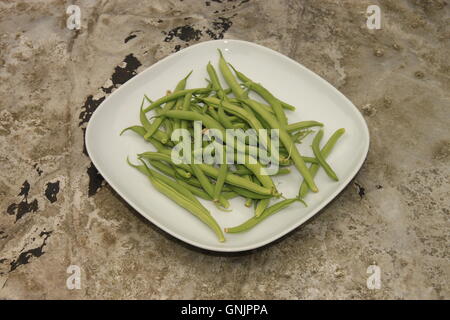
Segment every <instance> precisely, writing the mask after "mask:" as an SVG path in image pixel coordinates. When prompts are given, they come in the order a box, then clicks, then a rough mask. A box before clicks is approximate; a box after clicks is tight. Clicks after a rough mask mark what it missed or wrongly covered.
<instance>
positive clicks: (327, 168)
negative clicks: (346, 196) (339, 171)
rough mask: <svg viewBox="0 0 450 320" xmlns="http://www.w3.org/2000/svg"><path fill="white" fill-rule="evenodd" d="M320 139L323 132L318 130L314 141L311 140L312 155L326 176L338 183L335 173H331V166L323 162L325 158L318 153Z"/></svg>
mask: <svg viewBox="0 0 450 320" xmlns="http://www.w3.org/2000/svg"><path fill="white" fill-rule="evenodd" d="M322 137H323V130H320V131H319V132H318V133H317V134H316V136H315V137H314V140H313V143H312V149H313V152H314V155H315V156H316V159H317V160H318V161H319V163H320V165H321V166H322V168H323V169H324V170H325V172H326V173H327V175H328V176H329V177H330V178H331V179H333V180H335V181H339V178H338V177H337V175H336V173H335V172H334V171H333V169H332V168H331V166H330V165H329V164H328V162H327V161H326V160H325V157H324V156H323V155H322V153H321V152H320V146H319V145H320V141H321V140H322Z"/></svg>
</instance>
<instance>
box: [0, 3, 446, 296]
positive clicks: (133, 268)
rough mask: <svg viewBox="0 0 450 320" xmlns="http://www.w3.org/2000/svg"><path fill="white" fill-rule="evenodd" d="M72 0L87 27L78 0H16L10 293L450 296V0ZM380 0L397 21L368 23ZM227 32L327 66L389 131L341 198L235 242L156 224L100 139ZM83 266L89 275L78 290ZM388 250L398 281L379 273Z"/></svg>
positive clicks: (6, 236) (4, 142)
mask: <svg viewBox="0 0 450 320" xmlns="http://www.w3.org/2000/svg"><path fill="white" fill-rule="evenodd" d="M69 2H71V1H69ZM72 2H73V3H74V4H77V5H79V7H80V8H81V22H82V25H81V29H80V30H79V31H74V30H69V29H68V28H67V27H66V20H67V17H68V15H67V14H66V7H67V6H68V5H69V4H70V3H67V1H57V0H54V1H51V0H48V1H36V2H34V1H33V2H31V1H5V0H3V1H0V160H1V161H0V298H5V299H16V298H27V299H34V298H38V299H41V298H48V299H51V298H56V299H71V298H74V299H87V298H100V299H102V298H107V299H109V298H155V299H158V298H163V299H165V298H219V299H222V298H244V299H245V298H262V299H266V298H267V299H271V298H279V299H297V298H306V299H314V298H325V299H332V298H338V299H346V298H350V299H358V298H362V299H373V298H376V299H378V298H383V299H385V298H400V299H402V298H437V299H443V298H447V299H449V298H450V285H449V283H450V252H449V241H450V233H449V230H450V219H449V218H450V201H449V199H450V130H449V127H450V64H449V61H450V60H449V54H450V23H449V18H450V4H449V2H448V1H447V0H420V1H419V0H370V1H369V0H343V1H336V0H315V1H313V0H296V1H295V0H276V1H264V0H236V1H232V0H227V1H225V0H222V1H221V0H205V1H187V0H184V1H181V0H170V1H166V0H153V1H124V0H123V1H118V0H117V1H92V0H84V1H82V0H78V1H72ZM371 4H376V5H379V6H380V8H381V14H382V29H381V30H369V29H368V28H367V26H366V9H367V7H368V6H369V5H371ZM221 38H233V39H243V40H248V41H253V42H256V43H258V44H261V45H264V46H267V47H270V48H272V49H274V50H277V51H279V52H281V53H283V54H285V55H287V56H289V57H291V58H293V59H295V60H296V61H299V62H300V63H302V64H303V65H305V66H306V67H308V68H310V69H311V70H313V71H314V72H316V73H318V74H319V75H320V76H322V77H324V78H325V79H326V80H328V81H329V82H330V83H331V84H332V85H334V86H335V87H336V88H338V89H339V90H340V91H341V92H342V93H343V94H345V95H346V96H347V97H348V98H349V99H350V100H351V101H353V103H354V104H355V105H356V106H357V107H358V108H359V109H360V111H361V112H362V113H363V115H364V117H365V119H366V121H367V123H368V125H369V129H370V134H371V147H370V151H369V155H368V158H367V160H366V162H365V163H364V165H363V167H362V169H361V171H360V172H359V173H358V174H357V176H356V177H355V179H354V180H353V181H352V182H351V183H350V184H349V185H348V186H347V187H346V188H345V189H344V191H343V192H342V193H341V194H340V195H339V196H338V197H337V198H336V199H335V200H334V201H333V202H332V203H330V204H329V205H328V206H327V207H326V208H325V209H324V210H322V211H321V212H320V213H319V214H317V215H316V216H315V217H314V218H313V219H311V220H310V221H309V222H308V223H306V224H305V225H303V226H302V227H300V228H298V229H297V230H295V231H294V232H291V233H290V234H289V235H288V236H286V237H284V238H283V239H281V240H279V241H277V242H276V243H273V244H271V245H269V246H266V247H264V248H261V249H257V250H254V251H251V252H246V253H242V254H234V255H221V254H214V253H210V252H204V251H201V250H198V249H195V248H193V247H190V246H187V245H185V244H183V243H181V242H180V241H178V240H176V239H174V238H172V237H171V236H169V235H167V234H165V233H164V232H162V231H160V230H159V229H157V228H156V227H155V226H153V225H152V224H151V223H149V222H147V221H146V220H145V219H144V218H142V217H141V216H140V215H139V214H138V213H137V212H135V211H134V210H133V209H131V208H130V207H129V206H128V205H127V204H126V203H125V202H124V201H123V200H122V199H121V198H120V197H119V196H118V195H117V194H116V193H115V192H114V191H113V190H112V189H111V188H110V187H109V186H108V185H107V184H106V183H105V182H104V181H103V178H102V177H101V176H100V175H99V174H98V172H97V171H96V169H95V167H93V166H92V164H91V162H90V159H89V157H88V156H87V155H86V152H85V150H84V140H83V137H84V131H85V128H86V124H87V122H88V121H89V118H90V116H91V114H92V112H93V111H94V110H95V108H96V107H97V106H98V105H99V104H100V103H101V102H102V101H103V100H104V99H105V97H107V96H108V95H109V94H110V93H111V92H112V91H113V90H115V89H116V88H117V87H118V86H120V85H121V84H122V83H124V82H125V81H127V80H128V79H130V78H131V77H133V76H134V75H135V74H137V73H139V72H141V71H142V70H144V69H145V68H147V67H148V66H150V65H152V64H153V63H155V62H156V61H158V60H160V59H162V58H164V57H166V56H167V55H169V54H171V53H172V52H175V51H178V50H180V49H182V48H185V47H187V46H189V45H192V44H195V43H198V42H201V41H205V40H210V39H221ZM70 265H76V266H79V267H80V271H81V288H80V289H74V290H69V289H68V288H67V287H66V280H67V278H68V276H70V274H68V273H67V268H68V267H69V266H70ZM371 265H375V266H377V267H379V270H380V275H381V288H380V289H369V288H368V286H367V284H366V283H367V279H368V277H369V276H370V274H369V273H367V272H368V267H369V266H371ZM372 270H373V269H372ZM369 271H370V270H369Z"/></svg>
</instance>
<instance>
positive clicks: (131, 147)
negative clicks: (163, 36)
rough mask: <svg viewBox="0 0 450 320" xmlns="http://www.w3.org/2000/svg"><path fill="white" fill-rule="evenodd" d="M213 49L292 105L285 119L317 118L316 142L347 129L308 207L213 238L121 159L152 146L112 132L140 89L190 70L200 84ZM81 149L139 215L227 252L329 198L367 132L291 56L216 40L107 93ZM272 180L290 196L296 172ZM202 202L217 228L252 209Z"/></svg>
mask: <svg viewBox="0 0 450 320" xmlns="http://www.w3.org/2000/svg"><path fill="white" fill-rule="evenodd" d="M218 48H220V49H221V50H222V51H223V53H224V55H225V58H226V59H227V60H228V61H229V62H230V63H232V64H233V65H234V66H235V67H236V68H237V69H238V70H240V71H242V72H243V73H244V74H246V75H247V76H249V77H250V78H251V79H253V80H254V81H257V82H261V83H262V84H263V85H264V86H265V87H266V88H267V89H269V90H270V91H271V92H272V93H273V94H274V95H275V96H277V97H278V98H280V99H282V100H284V101H286V102H288V103H290V104H292V105H295V106H296V107H297V110H296V111H295V112H287V114H288V118H289V122H290V123H292V122H296V121H302V120H317V121H320V122H322V123H324V124H325V127H324V133H325V135H324V139H323V142H324V141H326V140H327V139H328V138H329V137H330V135H331V134H332V133H333V132H334V131H335V130H337V129H339V128H345V129H346V133H345V135H344V136H343V137H342V138H341V139H340V140H339V142H338V143H337V144H336V146H335V148H334V149H333V151H332V152H331V154H330V156H329V157H328V162H329V163H330V165H331V166H332V167H333V168H334V170H335V171H336V173H337V175H338V176H339V178H340V180H339V182H334V181H332V180H331V179H329V178H328V177H327V176H326V174H325V173H324V171H323V170H322V169H321V170H319V173H318V174H317V176H316V178H315V181H316V183H317V185H318V187H319V189H320V192H319V193H316V194H312V193H309V194H308V196H307V197H306V199H305V200H306V201H307V203H308V207H307V208H305V207H303V205H302V204H301V203H295V204H293V205H292V206H291V207H289V208H287V209H285V210H283V211H281V212H279V213H277V214H275V215H273V216H271V217H269V218H268V219H267V220H265V221H263V222H262V223H261V224H259V225H257V226H256V227H255V228H253V229H252V230H250V231H248V232H245V233H241V234H225V236H226V242H224V243H219V242H218V241H217V238H216V236H215V234H214V233H213V232H212V231H211V230H210V229H209V228H208V227H206V226H205V225H204V224H203V223H202V222H201V221H199V220H197V218H195V217H194V216H192V215H191V214H190V213H189V212H187V211H185V210H184V209H183V208H181V207H179V206H178V205H177V204H175V203H174V202H172V201H171V200H170V199H168V198H166V197H165V196H164V195H162V194H160V193H159V192H157V191H156V190H155V189H154V188H153V186H152V185H151V184H150V182H149V181H148V180H147V178H146V177H145V176H144V175H142V174H141V173H139V172H138V171H137V170H135V169H134V168H131V167H129V166H128V165H127V164H126V162H125V159H126V157H127V156H130V158H131V159H132V160H133V161H134V162H136V161H135V160H136V154H137V153H141V152H144V151H149V150H152V147H151V146H150V145H149V144H148V143H146V142H145V141H143V139H142V138H141V137H139V136H137V135H136V134H134V133H133V132H127V133H125V134H124V135H123V136H119V132H120V131H121V130H122V129H123V128H125V127H128V126H131V125H139V124H140V123H139V106H140V102H141V100H142V97H143V95H144V93H145V94H147V95H148V96H149V97H150V98H152V99H157V98H159V97H161V96H163V95H165V94H166V91H167V90H168V89H170V90H173V88H174V86H175V85H176V83H177V82H178V81H179V80H180V79H181V78H183V77H184V76H185V75H186V74H187V73H188V72H189V71H190V70H194V72H193V74H192V75H191V77H190V78H189V81H188V84H187V88H194V87H204V86H205V80H204V79H205V78H206V77H207V73H206V64H207V63H208V61H211V62H212V63H213V65H214V66H215V67H216V68H217V70H218V67H217V62H218V53H217V49H218ZM221 80H222V82H223V83H224V81H223V79H222V78H221ZM311 141H312V136H309V137H308V138H307V139H306V140H305V141H304V142H303V143H302V145H300V148H299V149H300V152H301V153H302V154H303V155H305V156H311V155H312V151H311V148H310V143H311ZM86 147H87V150H88V153H89V156H90V157H91V159H92V162H93V163H94V165H95V166H96V168H97V169H98V171H99V172H100V173H101V174H102V176H103V177H104V178H105V179H106V181H107V182H108V183H109V184H110V185H111V186H112V187H113V188H114V189H115V190H116V191H117V193H118V194H120V195H121V196H122V197H123V198H124V199H125V200H126V201H127V202H128V203H129V204H130V205H131V206H132V207H133V208H135V209H136V210H137V211H138V212H139V213H140V214H142V215H143V216H144V217H145V218H147V219H148V220H150V221H151V222H152V223H154V224H155V225H157V226H158V227H159V228H161V229H163V230H164V231H166V232H168V233H169V234H171V235H173V236H175V237H177V238H178V239H181V240H183V241H185V242H187V243H189V244H191V245H194V246H197V247H200V248H204V249H209V250H214V251H228V252H232V251H243V250H249V249H254V248H258V247H260V246H263V245H265V244H268V243H270V242H272V241H274V240H276V239H278V238H280V237H281V236H283V235H285V234H286V233H288V232H289V231H291V230H293V229H294V228H296V227H298V226H300V225H301V224H302V223H304V222H305V221H307V220H308V219H309V218H311V217H312V216H314V215H315V214H316V213H317V212H318V211H319V210H320V209H322V208H323V207H324V206H325V205H326V204H328V203H329V202H330V201H331V200H332V199H333V198H334V197H336V196H337V195H338V194H339V192H340V191H342V189H343V188H344V187H345V186H346V185H347V184H348V183H349V182H350V180H351V179H352V178H353V177H354V176H355V174H356V173H357V172H358V170H359V169H360V167H361V165H362V164H363V162H364V159H365V158H366V155H367V151H368V148H369V131H368V128H367V125H366V122H365V121H364V119H363V117H362V116H361V114H360V112H359V111H358V110H357V109H356V107H355V106H354V105H353V104H352V103H351V102H350V101H349V100H348V99H347V98H346V97H345V96H344V95H342V94H341V93H340V92H339V91H338V90H336V89H335V88H334V87H333V86H331V85H330V84H329V83H328V82H326V81H325V80H323V79H322V78H320V77H319V76H318V75H317V74H315V73H313V72H312V71H310V70H308V69H307V68H305V67H304V66H302V65H301V64H299V63H297V62H296V61H293V60H291V59H290V58H288V57H286V56H284V55H282V54H280V53H278V52H275V51H273V50H271V49H268V48H265V47H262V46H259V45H257V44H254V43H250V42H245V41H238V40H217V41H208V42H203V43H200V44H197V45H194V46H191V47H188V48H186V49H184V50H182V51H179V52H177V53H175V54H172V55H170V56H169V57H167V58H165V59H163V60H161V61H159V62H158V63H156V64H154V65H152V66H151V67H149V68H148V69H146V70H145V71H143V72H141V73H139V74H138V75H137V76H135V77H134V78H133V79H131V80H130V81H128V82H127V83H125V84H124V85H122V86H121V87H120V88H119V89H117V90H116V91H115V92H113V93H112V94H111V95H110V96H109V97H108V98H107V99H106V100H105V101H104V102H103V103H102V104H101V105H100V106H99V107H98V108H97V110H96V111H95V112H94V114H93V115H92V118H91V119H90V121H89V124H88V127H87V131H86ZM274 180H275V183H276V184H277V185H278V190H279V191H281V192H282V193H283V195H284V196H286V197H293V196H295V195H296V194H297V192H298V188H299V185H300V182H301V177H300V175H299V174H298V173H297V172H296V170H295V169H294V167H293V173H291V174H290V175H287V176H281V177H279V178H275V179H274ZM204 203H205V205H206V206H207V207H208V208H209V209H210V210H211V213H212V215H213V216H214V217H215V218H216V220H217V221H218V223H219V224H220V226H221V227H231V226H236V225H239V224H240V223H242V222H244V221H245V220H247V219H248V218H250V217H251V216H252V215H253V210H252V209H248V208H246V207H245V206H244V201H243V200H241V199H236V200H232V201H231V206H232V209H233V211H232V212H222V211H219V210H217V209H216V208H215V207H214V205H211V204H209V203H208V202H204ZM325 218H326V217H325ZM299 245H301V244H299Z"/></svg>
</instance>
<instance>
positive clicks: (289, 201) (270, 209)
mask: <svg viewBox="0 0 450 320" xmlns="http://www.w3.org/2000/svg"><path fill="white" fill-rule="evenodd" d="M295 201H301V202H303V201H302V200H300V199H298V198H293V199H286V200H283V201H280V202H278V203H275V204H274V205H272V206H270V207H268V208H267V209H265V210H264V211H263V212H262V214H261V215H260V216H259V217H257V216H253V217H252V218H250V219H248V220H247V221H245V222H244V223H242V224H241V225H239V226H236V227H232V228H225V232H226V233H238V232H244V231H248V230H249V229H251V228H253V227H254V226H255V225H257V224H258V223H260V222H261V221H263V220H264V219H266V218H267V217H269V216H271V215H273V214H274V213H277V212H278V211H280V210H283V209H284V208H286V207H288V206H289V205H291V204H292V203H294V202H295ZM303 204H305V203H304V202H303ZM305 205H306V204H305Z"/></svg>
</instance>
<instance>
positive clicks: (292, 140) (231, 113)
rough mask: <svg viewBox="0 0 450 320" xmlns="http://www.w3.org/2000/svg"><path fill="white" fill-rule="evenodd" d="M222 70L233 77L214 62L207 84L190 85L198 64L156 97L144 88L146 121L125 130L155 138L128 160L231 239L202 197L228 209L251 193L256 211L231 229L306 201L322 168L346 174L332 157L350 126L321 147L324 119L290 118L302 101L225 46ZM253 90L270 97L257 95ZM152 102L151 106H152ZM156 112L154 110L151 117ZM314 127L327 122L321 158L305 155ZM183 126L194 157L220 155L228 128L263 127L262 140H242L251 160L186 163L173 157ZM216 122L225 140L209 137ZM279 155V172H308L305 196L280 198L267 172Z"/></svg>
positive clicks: (316, 146) (223, 157)
mask: <svg viewBox="0 0 450 320" xmlns="http://www.w3.org/2000/svg"><path fill="white" fill-rule="evenodd" d="M218 69H219V70H220V73H221V75H222V77H223V79H224V80H225V84H222V83H221V82H220V78H219V75H218V73H217V71H216V68H215V67H214V66H213V65H212V64H211V62H209V63H208V64H207V66H206V71H207V74H208V76H209V79H206V80H207V82H208V83H207V85H206V86H205V87H204V88H194V89H186V85H187V82H188V79H189V76H190V75H191V73H192V71H190V72H189V73H188V74H187V75H186V76H185V77H184V78H183V79H181V80H180V81H179V82H178V84H177V85H176V86H175V88H174V90H173V91H172V92H171V91H168V92H167V94H166V95H165V96H163V97H161V98H159V99H156V100H154V101H152V100H151V99H150V98H148V96H147V95H144V98H143V99H142V103H141V106H140V111H139V119H140V125H135V126H131V127H128V128H125V129H124V130H123V131H122V132H121V133H120V134H123V133H124V132H126V131H132V132H134V133H135V134H137V135H139V136H141V137H142V138H143V139H144V140H145V141H147V142H148V143H150V144H152V145H153V147H154V149H156V151H148V152H143V153H141V154H138V159H139V161H140V163H141V164H133V163H131V162H130V161H129V160H128V159H127V162H128V164H129V165H131V166H132V167H134V168H136V169H137V170H139V171H140V172H141V173H143V174H144V175H146V176H147V177H148V179H149V180H150V182H151V184H152V185H153V186H154V188H155V189H156V190H158V191H159V192H161V193H162V194H164V195H165V196H167V197H168V198H170V199H171V200H173V201H174V202H175V203H177V204H178V205H180V206H181V207H183V208H185V209H186V210H187V211H189V212H190V213H192V214H193V215H194V216H195V217H197V218H198V219H199V220H201V221H202V222H203V223H204V224H206V225H207V226H208V227H209V228H210V229H211V230H212V231H213V232H214V233H215V234H216V236H217V238H218V240H219V241H221V242H223V241H225V237H224V234H223V231H222V228H221V227H220V226H219V225H218V223H217V222H216V220H215V219H214V218H213V216H212V215H211V213H210V211H209V210H208V209H207V208H206V207H205V206H204V205H203V204H202V203H201V202H200V201H199V200H198V198H200V199H203V200H207V201H212V202H213V203H214V204H215V205H216V207H217V208H219V209H220V210H222V211H231V210H230V202H229V200H230V199H233V198H236V197H242V198H244V199H245V205H246V206H247V207H251V206H253V207H254V216H253V217H252V218H250V219H249V220H247V221H246V222H244V223H243V224H241V225H239V226H234V227H229V228H224V231H225V232H226V233H239V232H244V231H247V230H249V229H251V228H253V227H254V226H255V225H257V224H258V223H260V222H261V221H263V220H265V219H266V218H267V217H269V216H271V215H273V214H274V213H276V212H279V211H281V210H282V209H284V208H286V207H288V206H290V205H292V204H293V203H295V202H301V203H303V204H304V205H305V206H306V203H305V202H304V200H303V199H304V198H305V196H306V195H307V193H308V192H309V191H313V192H318V191H319V189H318V187H317V185H316V183H315V181H314V176H315V175H316V174H317V172H318V170H319V168H323V169H324V171H325V172H326V174H327V175H328V176H329V177H330V178H331V179H332V180H335V181H338V176H337V174H336V172H335V171H334V170H333V169H332V167H331V166H330V164H329V163H328V162H327V161H326V158H327V156H328V155H329V154H330V152H331V149H332V148H333V147H334V145H335V144H336V143H337V141H338V139H339V138H340V137H341V136H342V135H343V134H344V132H345V130H344V129H339V130H337V131H336V132H335V133H334V134H333V135H332V136H331V138H330V139H329V140H328V142H327V143H326V144H325V145H324V146H323V148H322V149H321V148H320V143H321V140H322V138H323V135H324V131H323V129H322V127H323V126H324V125H323V123H321V122H317V121H313V120H310V121H301V122H296V123H291V124H289V123H288V119H289V117H288V115H287V114H286V111H288V112H290V111H294V110H295V107H294V106H292V105H290V104H288V103H286V102H283V101H282V100H280V99H279V98H277V97H275V96H274V95H273V94H272V93H271V92H270V91H269V90H267V89H266V88H265V87H263V86H262V85H261V84H260V83H256V82H254V81H253V80H251V79H250V78H249V77H248V76H246V75H244V74H243V73H242V72H240V71H238V70H237V69H236V68H235V67H234V66H231V65H230V64H228V63H227V61H226V60H225V57H224V56H223V54H222V52H221V51H220V50H219V63H218ZM226 86H228V88H227V87H226ZM253 93H254V94H256V95H255V96H258V97H259V98H262V99H263V100H264V101H265V102H264V103H263V102H260V101H258V100H255V99H254V97H252V94H253ZM145 103H147V104H148V105H147V106H145ZM149 112H153V114H152V115H150V117H149V114H148V113H149ZM195 121H201V123H202V128H201V133H200V136H199V137H196V136H195V135H196V132H198V130H197V131H196V130H195V127H194V122H195ZM312 128H320V130H319V131H318V132H317V133H316V134H315V137H314V139H313V142H312V145H311V148H312V153H313V154H314V157H305V156H302V155H301V154H300V152H299V150H298V149H297V146H296V144H299V143H302V140H303V139H304V138H305V137H306V136H307V135H309V134H311V133H314V131H313V130H312ZM176 129H185V130H187V132H189V133H190V135H191V139H190V140H187V141H183V140H182V143H185V144H186V143H187V144H190V146H191V149H190V150H191V154H190V155H186V154H183V157H187V156H189V157H191V159H194V158H195V156H196V155H198V154H199V153H200V154H203V152H205V151H208V150H210V151H211V150H212V151H211V154H214V152H213V151H214V150H216V149H214V148H213V147H214V144H221V145H222V146H225V145H226V144H227V140H228V139H229V137H228V136H227V135H226V129H242V130H247V129H253V130H256V132H257V138H258V145H257V146H255V145H251V144H250V142H249V141H247V140H246V139H245V138H244V139H242V140H240V139H239V138H238V139H237V144H236V145H237V146H241V147H242V148H241V149H239V148H238V147H237V146H235V148H234V151H232V152H234V154H233V153H232V154H231V157H234V159H237V158H239V156H242V155H243V157H244V162H243V163H241V164H231V163H229V159H230V158H229V157H230V154H229V152H222V153H221V154H218V155H217V157H216V158H215V159H220V161H217V163H197V162H195V161H190V162H183V161H181V162H178V161H174V160H173V158H172V156H171V155H172V152H173V151H174V147H175V146H176V144H177V143H175V142H174V141H173V140H172V138H173V137H174V136H173V133H175V130H176ZM210 129H215V130H218V131H219V132H221V133H222V134H223V138H222V140H223V141H220V140H218V139H215V140H214V141H212V140H210V139H203V138H204V136H205V135H206V134H207V133H208V130H210ZM262 129H264V130H262ZM272 129H276V130H277V132H278V137H279V141H280V146H279V148H278V149H279V150H278V152H275V153H274V150H273V149H274V148H273V146H272V144H271V142H270V137H271V136H270V135H271V132H272V131H271V130H272ZM197 135H198V133H197ZM278 137H277V139H278ZM181 139H186V137H182V138H181ZM195 139H199V140H197V141H201V143H200V146H199V145H198V142H197V143H195V142H194V140H195ZM177 142H178V141H177ZM261 148H262V149H264V151H266V152H267V154H268V156H266V158H264V157H263V156H262V155H263V154H264V153H259V151H262V150H261ZM242 150H244V151H242ZM227 151H228V150H227ZM255 152H256V153H255ZM255 154H258V155H259V157H258V159H255V158H254V157H253V156H252V155H255ZM274 154H275V155H276V156H274ZM273 157H278V158H277V159H276V160H277V161H278V163H279V166H280V167H279V170H278V172H277V173H276V174H274V175H285V174H289V173H290V172H291V168H290V166H291V165H293V166H294V167H295V168H296V169H297V170H298V172H299V173H300V174H301V175H302V177H303V181H302V183H301V184H300V188H299V192H298V196H297V197H295V198H291V199H285V198H283V199H281V200H280V201H277V199H279V198H280V197H282V195H281V194H280V193H279V192H278V190H277V188H276V186H275V184H274V182H273V181H272V177H271V176H269V175H265V174H264V173H263V172H264V169H265V167H266V166H267V161H269V160H270V159H272V160H273V159H274V158H273ZM227 160H228V161H227ZM263 160H264V161H263ZM307 164H309V167H308V166H307ZM197 197H198V198H197ZM272 202H274V203H272Z"/></svg>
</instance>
